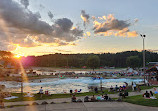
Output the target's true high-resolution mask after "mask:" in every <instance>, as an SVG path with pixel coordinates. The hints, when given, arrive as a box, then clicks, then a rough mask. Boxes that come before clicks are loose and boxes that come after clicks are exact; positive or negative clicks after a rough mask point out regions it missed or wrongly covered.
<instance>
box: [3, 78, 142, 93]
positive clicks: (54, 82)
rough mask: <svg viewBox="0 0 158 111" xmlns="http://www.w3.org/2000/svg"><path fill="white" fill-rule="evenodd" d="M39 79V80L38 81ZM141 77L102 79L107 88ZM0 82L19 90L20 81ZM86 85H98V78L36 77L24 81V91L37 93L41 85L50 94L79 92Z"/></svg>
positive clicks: (136, 80) (9, 88)
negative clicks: (70, 91)
mask: <svg viewBox="0 0 158 111" xmlns="http://www.w3.org/2000/svg"><path fill="white" fill-rule="evenodd" d="M40 81H41V82H40ZM142 81H143V79H126V78H120V79H102V84H103V87H107V88H109V87H110V86H111V85H112V86H113V87H115V85H118V86H122V85H123V84H124V82H127V83H128V84H131V83H132V82H136V83H139V82H142ZM0 84H5V85H6V87H7V90H9V91H11V92H20V90H21V89H20V83H17V82H13V81H9V82H0ZM88 86H100V80H93V79H92V78H91V77H79V78H78V79H77V78H65V79H59V78H46V79H40V80H39V79H37V80H33V81H29V83H24V92H31V93H38V92H39V89H40V87H43V90H44V91H45V90H48V91H49V92H50V93H51V94H56V93H64V92H66V93H69V90H70V89H72V90H75V89H77V90H80V89H82V91H81V92H87V91H89V89H88Z"/></svg>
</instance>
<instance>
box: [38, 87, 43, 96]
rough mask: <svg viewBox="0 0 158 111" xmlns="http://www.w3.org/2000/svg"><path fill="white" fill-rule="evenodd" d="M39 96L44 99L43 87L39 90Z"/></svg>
mask: <svg viewBox="0 0 158 111" xmlns="http://www.w3.org/2000/svg"><path fill="white" fill-rule="evenodd" d="M39 94H40V98H42V96H43V89H42V87H41V89H40V90H39Z"/></svg>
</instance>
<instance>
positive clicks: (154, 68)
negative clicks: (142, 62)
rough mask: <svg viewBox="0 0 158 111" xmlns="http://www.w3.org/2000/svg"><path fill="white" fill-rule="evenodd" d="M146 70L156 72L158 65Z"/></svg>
mask: <svg viewBox="0 0 158 111" xmlns="http://www.w3.org/2000/svg"><path fill="white" fill-rule="evenodd" d="M146 72H157V73H158V65H156V66H153V67H151V68H149V69H147V70H146Z"/></svg>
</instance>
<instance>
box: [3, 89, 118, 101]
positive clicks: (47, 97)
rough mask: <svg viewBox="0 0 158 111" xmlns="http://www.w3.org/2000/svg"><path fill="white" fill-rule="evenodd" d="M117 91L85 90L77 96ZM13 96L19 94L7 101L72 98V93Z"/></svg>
mask: <svg viewBox="0 0 158 111" xmlns="http://www.w3.org/2000/svg"><path fill="white" fill-rule="evenodd" d="M114 93H116V92H108V90H105V91H104V93H102V92H99V93H94V92H85V93H77V94H76V97H79V96H86V95H88V96H92V95H99V94H100V95H102V94H114ZM12 96H18V98H15V99H11V100H4V101H5V102H16V101H33V100H44V99H56V98H70V97H72V95H70V94H51V95H50V96H48V95H43V96H42V98H40V95H39V94H34V97H22V96H21V94H20V93H12Z"/></svg>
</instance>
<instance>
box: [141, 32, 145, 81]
mask: <svg viewBox="0 0 158 111" xmlns="http://www.w3.org/2000/svg"><path fill="white" fill-rule="evenodd" d="M140 36H141V37H142V39H143V73H144V83H145V49H144V46H145V44H144V39H145V37H146V35H142V34H140Z"/></svg>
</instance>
